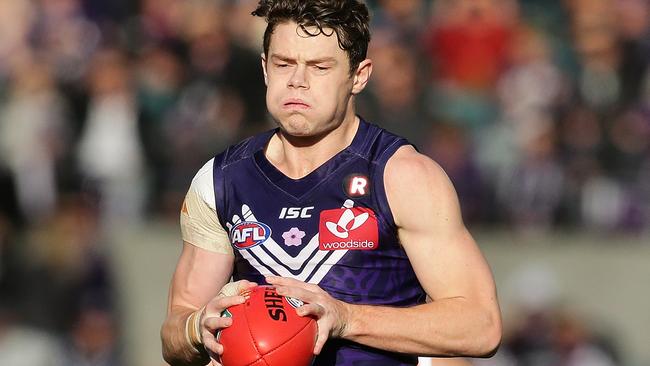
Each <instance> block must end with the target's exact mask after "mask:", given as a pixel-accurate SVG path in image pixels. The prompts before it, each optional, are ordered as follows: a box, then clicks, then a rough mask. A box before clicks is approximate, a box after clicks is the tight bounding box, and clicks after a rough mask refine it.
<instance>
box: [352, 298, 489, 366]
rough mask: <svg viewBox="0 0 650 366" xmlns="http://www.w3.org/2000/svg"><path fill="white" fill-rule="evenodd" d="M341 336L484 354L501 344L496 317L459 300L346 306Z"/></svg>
mask: <svg viewBox="0 0 650 366" xmlns="http://www.w3.org/2000/svg"><path fill="white" fill-rule="evenodd" d="M347 307H348V311H347V313H348V321H347V324H346V326H345V330H344V332H343V335H342V337H343V338H345V339H349V340H352V341H354V342H357V343H361V344H365V345H368V346H371V347H375V348H380V349H385V350H389V351H395V352H402V353H410V354H418V355H429V356H467V357H485V356H489V355H491V354H492V353H493V352H494V351H495V350H496V348H497V347H498V344H499V342H500V338H501V326H500V320H499V317H498V315H495V314H494V312H493V311H490V310H489V309H482V308H480V307H478V306H476V305H474V304H470V303H469V302H468V301H466V300H465V299H463V298H452V299H441V300H438V301H434V302H431V303H427V304H423V305H418V306H414V307H410V308H393V307H384V306H371V305H347Z"/></svg>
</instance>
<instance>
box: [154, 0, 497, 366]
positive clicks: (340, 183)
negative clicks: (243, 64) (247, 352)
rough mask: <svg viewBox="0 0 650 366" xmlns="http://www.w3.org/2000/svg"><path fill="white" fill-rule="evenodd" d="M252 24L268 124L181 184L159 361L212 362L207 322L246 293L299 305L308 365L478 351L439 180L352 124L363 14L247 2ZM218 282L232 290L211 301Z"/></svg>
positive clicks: (365, 127) (463, 259) (390, 143)
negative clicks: (267, 288) (178, 240)
mask: <svg viewBox="0 0 650 366" xmlns="http://www.w3.org/2000/svg"><path fill="white" fill-rule="evenodd" d="M253 14H254V15H257V16H262V17H265V18H266V20H267V23H268V27H267V30H266V32H265V35H264V53H263V55H262V67H263V70H264V78H265V83H266V85H267V95H266V102H267V107H268V110H269V112H270V114H271V116H272V117H273V118H274V119H275V121H276V122H277V123H278V126H279V127H278V128H277V129H276V130H273V131H269V132H267V133H263V134H261V135H258V136H254V137H252V138H250V139H248V140H245V141H244V142H242V143H240V144H238V145H235V146H233V147H231V148H229V149H228V150H227V151H226V152H224V153H222V154H220V155H218V156H217V157H215V159H213V160H211V161H210V162H208V163H207V164H206V165H205V166H204V167H203V168H202V169H201V170H200V171H199V172H198V173H197V175H196V177H195V178H194V180H193V181H192V185H191V187H190V189H189V192H188V194H187V197H186V200H185V202H184V204H183V209H182V213H181V226H182V231H183V240H184V244H183V252H182V254H181V257H180V259H179V262H178V266H177V268H176V272H175V274H174V277H173V280H172V284H171V290H170V299H169V309H168V316H167V319H166V320H165V323H164V324H163V329H162V339H163V354H164V357H165V360H167V361H168V362H169V363H171V364H174V365H202V364H205V363H207V362H210V361H211V362H212V364H214V365H219V355H220V354H221V353H222V352H223V348H222V346H221V345H220V344H219V343H218V342H217V341H216V339H215V333H216V332H217V331H218V330H219V329H222V328H225V327H227V326H229V325H230V324H231V323H232V320H231V319H230V318H221V317H220V316H219V315H220V313H221V311H223V309H225V308H227V307H229V306H232V305H235V304H238V303H242V302H244V297H243V296H240V295H239V292H240V290H242V289H246V288H248V287H250V286H253V285H254V284H255V283H259V284H262V283H268V284H272V285H274V286H276V288H277V291H278V293H279V294H282V295H285V296H291V297H295V298H298V299H300V300H302V301H304V302H305V303H306V305H304V306H301V307H299V308H298V309H297V312H298V314H299V315H302V316H307V315H309V316H314V317H316V318H317V322H318V328H319V330H318V339H317V341H316V346H315V349H314V353H315V354H316V355H317V356H316V359H315V365H352V364H354V365H414V364H416V363H417V357H416V356H415V355H429V356H443V357H449V356H452V357H453V356H478V357H480V356H487V355H490V354H492V353H493V352H494V351H495V350H496V348H497V347H498V344H499V342H500V338H501V320H500V313H499V308H498V304H497V300H496V294H495V287H494V282H493V279H492V275H491V273H490V270H489V267H488V265H487V263H486V262H485V260H484V258H483V256H482V255H481V253H480V251H479V249H478V248H477V246H476V244H475V242H474V240H473V239H472V237H471V235H470V234H469V233H468V231H467V230H466V228H465V227H464V225H463V223H462V219H461V215H460V212H459V208H458V202H457V198H456V194H455V192H454V189H453V187H452V185H451V183H450V182H449V180H448V178H447V177H446V175H445V174H444V172H443V171H442V169H441V168H440V167H439V166H438V165H436V164H435V163H434V162H433V161H431V160H430V159H428V158H426V157H425V156H423V155H421V154H419V153H418V152H417V151H416V150H415V149H414V148H413V147H412V146H410V145H409V144H408V143H407V142H406V141H405V140H404V139H401V138H399V137H397V136H395V135H392V134H390V133H388V132H386V131H385V130H382V129H380V128H378V127H376V126H374V125H372V124H369V123H367V122H365V121H363V120H362V119H361V118H360V117H358V116H356V115H355V108H354V103H355V98H356V95H357V94H359V93H360V92H361V91H362V90H363V89H364V87H365V86H366V83H367V82H368V79H369V77H370V74H371V72H372V62H371V60H369V59H366V50H367V46H368V42H369V39H370V34H369V31H368V11H367V9H366V7H365V5H363V4H361V3H359V2H358V1H356V0H310V1H305V0H284V1H278V0H262V1H260V3H259V5H258V8H257V10H256V11H255V12H254V13H253ZM397 72H398V70H397ZM231 276H232V277H233V278H234V280H238V281H237V282H235V283H234V284H231V285H230V286H226V287H224V289H223V290H222V291H221V289H222V287H223V286H224V285H226V283H227V282H228V281H229V280H230V278H231ZM249 281H250V282H249ZM233 286H234V287H236V288H235V289H234V291H233ZM220 292H221V293H220ZM427 299H429V301H427Z"/></svg>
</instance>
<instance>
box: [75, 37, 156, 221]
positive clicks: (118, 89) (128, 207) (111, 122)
mask: <svg viewBox="0 0 650 366" xmlns="http://www.w3.org/2000/svg"><path fill="white" fill-rule="evenodd" d="M88 82H89V85H88V87H89V90H90V101H89V105H88V115H87V117H86V118H87V119H86V122H85V126H84V130H83V133H82V136H81V139H80V141H79V150H78V163H79V166H80V171H81V173H82V174H83V176H84V177H85V179H86V180H87V182H89V184H88V185H92V186H96V187H97V188H96V189H97V191H98V192H99V194H100V199H101V205H102V213H103V216H104V218H105V219H106V220H109V221H110V220H113V219H118V218H119V219H122V220H138V219H140V218H141V217H142V214H143V209H144V199H145V192H144V189H145V187H144V184H143V175H144V173H145V172H144V169H145V166H144V156H143V147H142V144H141V140H140V136H139V134H138V125H137V122H138V120H137V116H138V111H137V104H136V100H135V93H134V90H133V85H132V80H131V74H130V71H129V69H128V59H127V58H126V56H125V55H124V53H123V52H122V51H120V50H119V49H105V50H102V51H101V52H98V53H97V54H95V56H94V58H93V63H92V66H91V69H90V71H89V76H88Z"/></svg>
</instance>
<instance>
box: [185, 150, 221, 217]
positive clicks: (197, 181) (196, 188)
mask: <svg viewBox="0 0 650 366" xmlns="http://www.w3.org/2000/svg"><path fill="white" fill-rule="evenodd" d="M214 161H215V158H212V159H210V160H208V162H207V163H205V164H204V165H203V166H202V167H201V169H199V171H198V172H197V173H196V174H195V175H194V178H192V183H191V184H190V188H189V193H193V194H195V195H196V196H198V198H200V199H201V201H203V202H205V203H207V204H208V205H209V206H210V208H211V209H213V210H215V209H216V208H215V207H216V206H215V200H214V180H213V169H214Z"/></svg>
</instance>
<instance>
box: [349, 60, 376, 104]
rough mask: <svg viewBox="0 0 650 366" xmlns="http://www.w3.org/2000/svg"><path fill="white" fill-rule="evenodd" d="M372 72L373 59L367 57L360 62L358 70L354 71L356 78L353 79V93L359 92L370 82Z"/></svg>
mask: <svg viewBox="0 0 650 366" xmlns="http://www.w3.org/2000/svg"><path fill="white" fill-rule="evenodd" d="M370 74H372V60H371V59H369V58H367V59H365V60H363V61H361V63H360V64H359V67H357V71H356V72H355V73H354V76H353V78H354V80H353V81H352V94H355V95H356V94H359V93H361V91H362V90H363V89H364V88H365V87H366V84H368V80H369V79H370Z"/></svg>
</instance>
